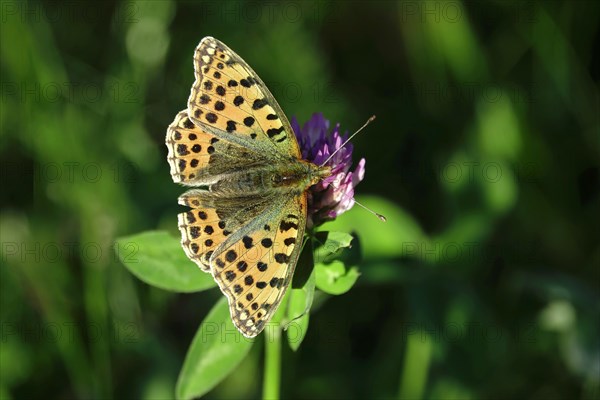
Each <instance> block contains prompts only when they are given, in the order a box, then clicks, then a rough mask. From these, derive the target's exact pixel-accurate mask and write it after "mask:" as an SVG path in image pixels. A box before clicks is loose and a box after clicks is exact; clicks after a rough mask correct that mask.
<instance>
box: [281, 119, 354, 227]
mask: <svg viewBox="0 0 600 400" xmlns="http://www.w3.org/2000/svg"><path fill="white" fill-rule="evenodd" d="M291 125H292V128H293V129H294V133H295V134H296V138H297V139H298V144H299V146H300V151H301V152H302V158H304V159H305V160H308V161H310V162H312V163H314V164H317V165H321V164H322V163H323V162H324V161H325V160H327V158H329V156H330V155H331V154H332V153H333V152H334V151H336V150H337V149H339V148H340V147H341V145H342V144H343V143H344V141H345V140H346V139H347V138H348V133H347V132H346V133H344V134H343V135H340V124H339V123H338V124H336V125H335V127H334V128H333V130H332V131H331V133H329V121H328V120H326V119H325V117H324V116H323V114H321V113H314V114H313V115H312V117H311V118H310V119H309V120H308V121H307V122H306V123H305V124H304V126H303V127H302V128H300V124H299V123H298V121H297V120H296V117H292V120H291ZM352 149H353V146H352V144H351V143H348V144H346V145H345V146H344V147H343V148H342V149H341V150H339V151H338V152H337V153H336V154H335V155H334V156H333V158H332V159H331V160H329V161H328V162H327V164H326V165H328V166H330V167H331V176H329V177H327V178H325V179H323V180H322V181H321V182H319V183H317V184H316V185H314V186H313V187H312V188H311V189H310V191H309V194H308V220H307V226H308V228H309V229H310V228H312V227H315V226H318V225H320V224H322V223H324V222H326V221H330V220H332V219H335V218H336V217H337V216H338V215H340V214H342V213H343V212H345V211H348V210H349V209H351V208H352V206H353V205H354V187H355V186H356V185H358V183H359V182H360V181H362V180H363V178H364V176H365V159H364V158H362V159H361V160H360V161H359V162H358V166H357V167H356V169H355V170H354V171H350V167H351V166H352Z"/></svg>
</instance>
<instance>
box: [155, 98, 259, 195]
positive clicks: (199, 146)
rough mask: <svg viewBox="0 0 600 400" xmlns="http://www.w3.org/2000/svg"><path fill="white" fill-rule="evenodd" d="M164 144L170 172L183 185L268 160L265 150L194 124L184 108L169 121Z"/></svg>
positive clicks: (210, 181)
mask: <svg viewBox="0 0 600 400" xmlns="http://www.w3.org/2000/svg"><path fill="white" fill-rule="evenodd" d="M166 144H167V148H168V150H169V154H168V156H167V160H168V161H169V165H170V167H171V176H172V178H173V180H174V181H175V182H178V183H182V184H184V185H191V186H197V185H201V184H209V183H213V182H215V181H217V180H218V179H219V178H222V177H223V176H224V175H228V174H231V173H232V172H234V171H240V170H244V169H247V168H250V167H252V166H254V165H259V164H266V163H268V160H269V159H268V157H267V155H266V154H263V153H255V152H253V151H252V150H250V149H247V148H244V147H243V146H240V145H237V144H235V143H231V142H229V141H227V140H224V139H222V138H220V137H217V136H216V135H214V134H213V133H210V132H207V131H206V130H205V129H202V128H201V127H198V126H196V125H195V124H194V123H193V122H192V120H191V119H190V118H189V117H188V114H187V110H183V111H181V112H179V113H178V114H177V116H176V117H175V120H174V121H173V122H172V123H171V125H169V128H168V130H167V139H166ZM251 153H252V154H251Z"/></svg>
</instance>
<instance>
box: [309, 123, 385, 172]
mask: <svg viewBox="0 0 600 400" xmlns="http://www.w3.org/2000/svg"><path fill="white" fill-rule="evenodd" d="M374 120H375V116H374V115H372V116H371V118H369V119H368V120H367V122H365V123H364V125H363V126H361V127H360V128H359V129H358V130H357V131H356V132H354V133H353V134H352V135H350V137H349V138H348V139H346V141H345V142H344V143H342V145H341V146H340V147H338V148H337V150H336V151H334V152H333V153H331V155H330V156H329V157H327V160H325V161H324V162H322V163H321V165H320V167H322V166H324V165H325V164H327V163H328V162H329V160H331V159H332V158H333V156H335V154H336V153H337V152H338V151H340V150H341V149H343V148H344V146H345V145H346V143H348V142H349V141H350V140H352V138H353V137H354V136H356V135H358V133H359V132H360V131H362V130H363V129H365V128H366V127H367V125H369V124H370V123H371V122H372V121H374Z"/></svg>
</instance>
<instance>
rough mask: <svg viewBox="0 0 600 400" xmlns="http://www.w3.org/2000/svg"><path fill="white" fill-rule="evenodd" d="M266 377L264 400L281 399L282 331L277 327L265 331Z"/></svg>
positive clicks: (264, 381)
mask: <svg viewBox="0 0 600 400" xmlns="http://www.w3.org/2000/svg"><path fill="white" fill-rule="evenodd" d="M264 332H265V375H264V380H263V399H265V400H267V399H268V400H272V399H279V387H280V386H281V329H280V328H279V327H278V326H277V327H276V326H273V327H267V329H265V331H264Z"/></svg>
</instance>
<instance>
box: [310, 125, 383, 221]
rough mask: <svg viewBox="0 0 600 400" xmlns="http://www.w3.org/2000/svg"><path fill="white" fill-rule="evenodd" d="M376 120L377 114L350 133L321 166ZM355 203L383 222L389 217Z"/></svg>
mask: <svg viewBox="0 0 600 400" xmlns="http://www.w3.org/2000/svg"><path fill="white" fill-rule="evenodd" d="M374 120H375V116H374V115H372V116H371V117H370V118H369V119H368V120H367V122H365V123H364V124H363V126H361V127H360V128H359V129H358V130H357V131H356V132H354V133H353V134H352V135H350V137H349V138H348V139H346V141H345V142H344V143H342V145H341V146H340V147H338V148H337V150H336V151H334V152H333V153H331V155H330V156H329V157H327V160H325V162H323V163H322V164H321V167H322V166H324V165H325V164H327V163H328V162H329V160H331V158H332V157H333V156H334V155H335V153H337V152H338V151H340V150H341V149H342V148H343V147H344V146H345V145H346V143H348V142H349V141H350V140H352V138H353V137H354V136H356V135H358V133H359V132H360V131H362V130H363V129H365V128H366V127H367V125H369V124H370V123H371V122H373V121H374ZM354 203H356V204H357V205H359V206H360V207H362V208H363V209H365V210H367V211H368V212H370V213H371V214H373V215H374V216H376V217H377V218H379V220H380V221H382V222H386V221H387V218H386V217H385V216H383V215H381V214H379V213H376V212H375V211H373V210H371V209H370V208H369V207H367V206H364V205H362V204H360V203H359V202H358V201H356V200H354Z"/></svg>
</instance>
